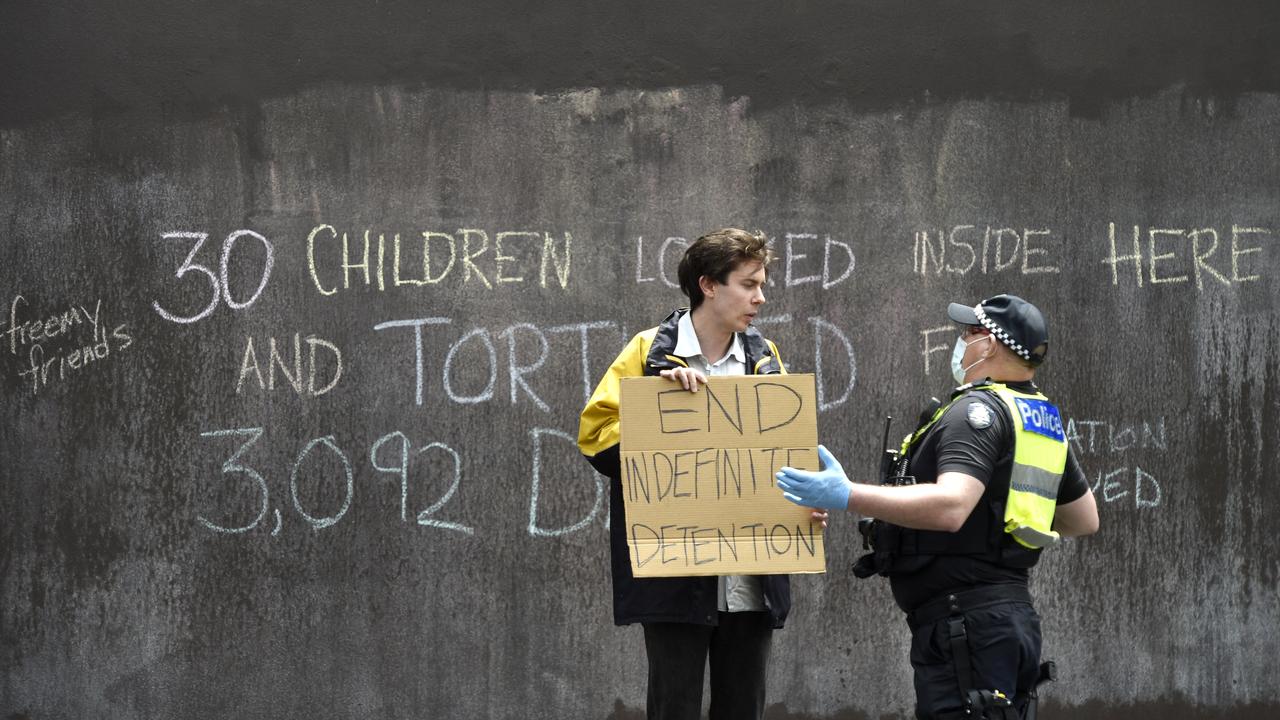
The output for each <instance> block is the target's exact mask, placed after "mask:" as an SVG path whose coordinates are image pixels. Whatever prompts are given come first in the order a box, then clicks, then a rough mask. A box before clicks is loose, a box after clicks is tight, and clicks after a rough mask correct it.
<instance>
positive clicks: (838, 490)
mask: <svg viewBox="0 0 1280 720" xmlns="http://www.w3.org/2000/svg"><path fill="white" fill-rule="evenodd" d="M818 459H819V460H820V461H822V468H823V469H822V470H819V471H817V472H812V471H809V470H797V469H795V468H793V467H784V468H782V469H781V470H779V471H778V475H777V478H778V487H779V488H780V489H781V490H782V496H783V497H785V498H786V499H788V500H790V501H791V502H793V503H795V504H797V505H808V506H809V507H815V508H822V509H824V510H847V509H849V492H850V489H851V486H852V483H850V482H849V478H848V477H846V476H845V474H844V468H842V467H840V461H839V460H836V459H835V456H833V455H832V454H831V453H830V452H829V451H828V450H827V448H826V446H823V445H819V446H818Z"/></svg>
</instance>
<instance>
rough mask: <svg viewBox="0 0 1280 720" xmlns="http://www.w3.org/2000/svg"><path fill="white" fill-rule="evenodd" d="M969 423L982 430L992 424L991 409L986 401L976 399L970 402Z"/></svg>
mask: <svg viewBox="0 0 1280 720" xmlns="http://www.w3.org/2000/svg"><path fill="white" fill-rule="evenodd" d="M968 417H969V424H970V425H972V426H973V428H974V429H975V430H981V429H983V428H985V427H988V426H990V425H991V409H990V408H988V407H987V406H986V403H983V402H979V401H976V400H975V401H974V402H971V403H969V413H968Z"/></svg>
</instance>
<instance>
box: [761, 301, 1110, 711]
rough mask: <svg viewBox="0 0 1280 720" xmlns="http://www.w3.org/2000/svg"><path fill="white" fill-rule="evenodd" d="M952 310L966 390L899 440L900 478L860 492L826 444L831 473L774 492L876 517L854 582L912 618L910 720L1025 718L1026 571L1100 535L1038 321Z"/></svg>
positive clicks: (998, 311) (1028, 314)
mask: <svg viewBox="0 0 1280 720" xmlns="http://www.w3.org/2000/svg"><path fill="white" fill-rule="evenodd" d="M948 315H949V316H950V318H951V319H952V320H954V321H955V322H957V323H959V324H960V328H961V333H960V337H958V338H957V339H956V344H955V349H954V351H953V353H952V358H951V369H952V374H953V375H954V376H955V379H956V382H958V383H961V384H960V387H958V388H956V390H955V392H954V393H953V395H952V397H951V400H950V402H948V403H945V404H941V405H940V406H939V407H937V408H936V409H931V411H926V413H925V415H923V416H922V418H921V420H922V422H921V424H920V426H919V427H918V428H917V429H916V430H915V432H913V433H911V434H910V435H908V436H907V437H906V438H905V439H904V441H903V443H902V445H901V447H900V448H899V450H898V454H897V456H896V458H895V460H894V462H893V464H892V468H893V470H894V472H893V473H892V477H889V478H884V479H883V480H884V482H883V483H882V484H880V485H868V484H860V483H859V484H855V483H852V482H850V481H849V480H848V478H847V477H846V476H845V473H844V470H843V469H842V468H841V467H840V463H839V462H838V461H837V460H836V459H835V458H834V457H833V456H832V455H831V454H830V453H829V452H828V451H827V449H826V448H825V447H819V456H820V458H821V460H822V463H823V468H824V469H823V470H821V471H818V472H806V471H802V470H796V469H793V468H783V469H782V471H781V472H779V473H778V486H779V488H781V489H782V490H783V492H784V494H785V496H786V497H787V498H788V499H789V500H791V501H792V502H795V503H798V504H801V505H808V506H811V507H816V508H826V509H830V510H835V509H847V510H849V511H850V512H856V513H859V514H861V515H863V516H866V517H868V518H875V519H876V520H875V522H873V523H871V530H870V535H871V540H872V547H873V552H872V553H870V554H868V555H866V556H864V557H862V558H861V559H859V561H858V564H857V565H856V566H855V567H854V573H855V574H856V575H858V576H859V577H868V576H870V575H873V574H880V575H885V576H887V577H888V578H889V584H890V587H891V588H892V590H893V596H894V599H895V600H896V601H897V603H898V605H899V606H900V607H901V608H902V609H903V610H904V611H905V612H906V613H907V624H908V625H909V627H910V628H911V634H912V642H911V666H912V668H913V670H914V672H915V678H914V679H915V689H916V717H918V718H922V719H924V718H963V717H968V718H977V717H984V716H985V717H992V718H1014V717H1025V716H1026V715H1027V714H1029V713H1034V706H1035V700H1034V697H1035V696H1034V692H1035V686H1036V682H1037V678H1038V677H1039V676H1040V675H1041V673H1042V668H1041V666H1040V617H1039V616H1038V615H1037V614H1036V611H1035V608H1034V607H1033V606H1032V603H1031V596H1030V594H1029V593H1028V589H1027V583H1028V574H1029V570H1030V568H1031V567H1032V566H1033V565H1035V563H1036V561H1037V560H1038V559H1039V556H1040V553H1041V552H1042V551H1043V550H1044V549H1045V548H1048V547H1050V546H1052V545H1054V544H1055V543H1056V542H1058V540H1059V538H1060V537H1061V536H1079V535H1088V534H1090V533H1094V532H1096V531H1097V529H1098V509H1097V504H1096V503H1095V501H1094V498H1093V493H1092V492H1091V491H1090V490H1089V485H1088V482H1087V480H1086V478H1085V476H1084V473H1083V471H1082V470H1081V469H1080V466H1079V464H1078V463H1077V462H1076V460H1075V458H1074V457H1072V454H1071V450H1070V446H1069V444H1068V443H1067V441H1066V438H1065V436H1064V429H1063V423H1062V415H1061V413H1060V412H1059V411H1058V409H1057V407H1056V406H1054V405H1053V404H1052V403H1050V402H1049V400H1048V399H1047V398H1046V397H1045V396H1044V395H1043V394H1041V392H1040V390H1039V388H1038V387H1037V386H1036V385H1035V383H1034V382H1033V379H1034V377H1035V373H1036V369H1037V368H1038V367H1039V366H1040V364H1041V363H1042V362H1043V361H1044V358H1045V353H1046V352H1047V350H1048V347H1049V333H1048V328H1047V326H1046V323H1045V320H1044V316H1043V315H1042V314H1041V313H1040V311H1039V310H1038V309H1037V308H1036V307H1035V306H1034V305H1032V304H1031V303H1029V302H1027V301H1026V300H1023V299H1022V298H1019V297H1016V296H1013V295H997V296H995V297H992V298H988V299H987V300H983V301H982V302H981V303H979V304H978V305H975V306H972V307H969V306H966V305H961V304H958V303H952V304H951V306H950V308H949V309H948ZM935 402H936V401H935Z"/></svg>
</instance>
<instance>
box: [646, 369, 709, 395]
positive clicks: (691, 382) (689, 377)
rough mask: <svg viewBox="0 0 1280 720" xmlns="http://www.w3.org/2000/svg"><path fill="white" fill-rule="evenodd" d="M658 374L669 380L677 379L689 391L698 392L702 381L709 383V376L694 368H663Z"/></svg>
mask: <svg viewBox="0 0 1280 720" xmlns="http://www.w3.org/2000/svg"><path fill="white" fill-rule="evenodd" d="M658 374H659V375H661V376H662V377H664V378H667V379H668V380H675V381H676V382H678V383H680V384H681V385H683V386H684V389H685V390H688V391H689V392H698V383H702V384H704V385H705V384H706V383H707V376H706V375H703V374H702V373H700V372H698V371H697V370H694V369H693V368H686V367H681V368H671V369H670V370H663V371H662V372H660V373H658Z"/></svg>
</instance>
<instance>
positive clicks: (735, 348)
mask: <svg viewBox="0 0 1280 720" xmlns="http://www.w3.org/2000/svg"><path fill="white" fill-rule="evenodd" d="M676 332H677V335H676V347H675V350H674V351H673V353H672V354H674V355H677V356H679V357H680V358H681V359H683V360H684V361H685V362H687V363H689V367H691V368H693V369H694V370H698V371H701V372H702V374H704V375H706V376H707V377H713V376H717V375H746V374H747V353H746V351H745V350H743V348H742V338H741V337H740V336H739V335H738V333H734V334H733V342H732V344H730V345H729V352H727V353H725V354H724V357H722V358H720V359H719V360H717V361H716V362H714V363H711V362H708V361H707V357H706V356H705V355H703V354H702V345H701V344H700V343H699V342H698V334H697V333H696V332H694V329H693V312H692V311H691V312H687V313H685V314H684V315H681V316H680V322H679V324H678V325H677V328H676ZM717 585H718V586H717V594H718V595H719V600H718V601H717V603H716V605H717V609H718V610H720V611H721V612H743V611H759V610H767V609H768V608H766V607H765V604H764V592H763V591H762V590H761V588H760V578H758V577H755V576H753V575H721V576H720V578H719V583H718V584H717Z"/></svg>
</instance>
